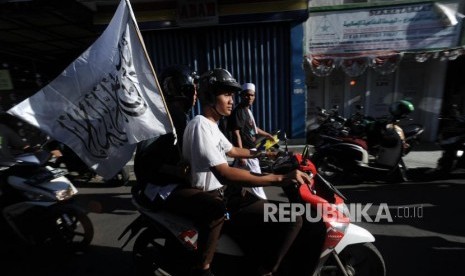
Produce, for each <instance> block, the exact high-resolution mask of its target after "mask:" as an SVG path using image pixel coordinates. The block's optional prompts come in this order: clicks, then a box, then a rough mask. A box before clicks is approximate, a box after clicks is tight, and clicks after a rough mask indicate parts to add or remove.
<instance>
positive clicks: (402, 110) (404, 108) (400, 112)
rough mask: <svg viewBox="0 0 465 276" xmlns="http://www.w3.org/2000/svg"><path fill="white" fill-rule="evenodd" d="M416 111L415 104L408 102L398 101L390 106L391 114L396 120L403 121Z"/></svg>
mask: <svg viewBox="0 0 465 276" xmlns="http://www.w3.org/2000/svg"><path fill="white" fill-rule="evenodd" d="M414 110H415V108H414V107H413V104H412V103H411V102H409V101H406V100H401V101H396V102H394V103H392V104H391V105H390V106H389V113H391V115H392V116H393V117H394V118H395V119H401V118H404V117H405V116H407V115H408V114H410V113H412V112H413V111H414Z"/></svg>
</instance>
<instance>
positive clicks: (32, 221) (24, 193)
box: [0, 150, 94, 254]
mask: <svg viewBox="0 0 465 276" xmlns="http://www.w3.org/2000/svg"><path fill="white" fill-rule="evenodd" d="M50 155H51V154H50V153H49V152H47V151H43V150H39V151H36V152H33V153H24V154H20V155H18V156H16V160H15V161H11V162H2V163H1V164H0V178H1V180H0V208H1V216H0V232H1V235H0V239H2V244H3V245H4V246H6V245H11V246H12V247H13V248H14V249H20V248H27V250H23V251H24V252H29V251H31V249H33V251H34V250H39V252H42V251H41V250H49V251H48V252H55V253H57V254H62V253H63V252H69V253H76V252H80V251H83V250H85V249H86V248H87V247H88V245H89V244H90V242H91V241H92V238H93V234H94V229H93V226H92V222H91V220H90V219H89V217H88V216H87V214H86V213H85V211H84V210H83V209H82V208H80V207H79V206H78V205H76V204H75V203H73V197H74V196H75V194H76V193H77V192H78V190H77V189H76V188H75V187H74V185H73V184H72V183H71V182H70V181H69V180H68V179H67V178H66V176H65V173H64V171H63V170H61V169H54V168H51V167H49V166H46V165H45V164H46V163H47V162H48V160H49V158H50ZM4 248H5V247H4ZM20 253H21V252H20Z"/></svg>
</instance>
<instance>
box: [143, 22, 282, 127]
mask: <svg viewBox="0 0 465 276" xmlns="http://www.w3.org/2000/svg"><path fill="white" fill-rule="evenodd" d="M144 40H145V43H146V45H147V50H148V52H149V55H150V57H151V59H152V62H153V65H154V68H155V70H156V72H159V71H160V70H162V69H163V68H164V67H165V66H167V65H170V64H176V63H177V64H186V65H189V66H191V68H193V69H195V70H197V71H198V72H199V73H203V72H205V71H207V70H209V69H213V68H217V67H221V68H225V69H227V70H228V71H230V72H231V73H232V75H233V76H234V77H235V78H236V79H237V80H238V82H240V83H244V82H253V83H255V85H256V88H257V91H256V95H257V98H256V100H255V103H254V106H253V113H254V116H255V119H256V121H257V125H258V126H259V127H260V128H262V129H264V130H266V131H269V132H273V131H276V130H278V129H281V130H285V131H286V132H287V133H288V134H290V133H291V132H290V131H291V123H290V116H289V114H290V110H289V108H290V25H289V23H283V22H280V23H264V24H254V25H237V26H236V25H233V26H221V27H218V26H217V27H208V28H197V29H173V30H159V31H150V32H145V33H144ZM236 103H237V101H236ZM198 112H199V108H197V109H196V110H195V111H194V113H198Z"/></svg>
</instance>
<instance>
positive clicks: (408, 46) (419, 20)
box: [305, 3, 463, 55]
mask: <svg viewBox="0 0 465 276" xmlns="http://www.w3.org/2000/svg"><path fill="white" fill-rule="evenodd" d="M448 16H449V17H448ZM450 16H452V17H453V18H452V21H454V23H451V20H448V19H451V18H450ZM462 18H463V17H462V16H460V14H458V13H456V12H455V11H453V14H452V15H450V14H445V13H444V12H443V11H442V10H441V9H438V7H437V5H436V4H434V3H422V4H409V5H397V6H385V7H370V8H364V9H356V10H342V11H331V12H330V11H322V12H310V16H309V19H308V20H307V22H306V23H305V41H306V54H311V55H325V54H348V53H358V54H363V53H368V52H373V51H389V50H395V51H408V50H426V49H438V48H439V49H440V48H451V47H456V46H457V45H458V44H459V38H460V30H461V28H462Z"/></svg>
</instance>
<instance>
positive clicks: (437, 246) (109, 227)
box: [0, 144, 465, 276]
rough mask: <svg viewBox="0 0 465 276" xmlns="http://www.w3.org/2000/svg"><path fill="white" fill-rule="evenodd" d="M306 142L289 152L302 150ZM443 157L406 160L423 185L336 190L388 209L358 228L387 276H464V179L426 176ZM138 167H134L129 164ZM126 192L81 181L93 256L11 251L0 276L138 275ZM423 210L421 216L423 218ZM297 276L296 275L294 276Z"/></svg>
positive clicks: (420, 150)
mask: <svg viewBox="0 0 465 276" xmlns="http://www.w3.org/2000/svg"><path fill="white" fill-rule="evenodd" d="M302 148H303V146H302V145H301V144H290V145H289V149H290V150H292V151H296V152H298V151H300V150H301V149H302ZM440 154H441V151H440V150H439V148H438V147H437V146H436V145H434V144H421V145H418V146H417V147H415V148H414V149H413V151H412V152H410V153H409V154H408V155H407V156H406V157H405V162H406V165H407V167H408V168H410V170H411V171H417V173H418V175H420V176H422V177H420V178H421V180H420V181H415V180H414V181H409V182H405V183H362V184H358V185H347V186H346V185H344V186H338V189H339V190H340V191H341V192H342V193H343V194H344V195H345V196H346V197H347V198H348V199H349V203H356V204H357V203H358V204H364V205H367V204H372V207H371V208H370V209H369V210H368V214H369V216H370V217H373V218H375V217H376V214H377V212H376V211H377V208H378V207H379V206H381V204H386V205H387V206H388V207H389V212H390V214H391V215H392V219H393V220H392V221H378V222H374V221H373V222H368V221H361V222H355V223H356V224H357V225H359V226H362V227H364V228H365V229H367V230H368V231H370V232H371V233H372V234H373V235H374V236H375V238H376V241H375V243H374V244H375V246H376V247H377V248H378V249H379V251H380V252H381V254H382V256H383V258H384V260H385V262H386V267H387V271H388V274H387V275H388V276H404V275H405V276H407V275H409V276H410V275H421V276H430V275H431V276H433V275H463V272H462V269H461V266H460V265H461V263H462V262H463V260H465V225H464V224H463V223H461V222H460V219H461V218H462V217H463V214H464V213H465V208H464V207H463V204H461V202H462V201H463V200H462V198H463V195H464V194H465V177H464V175H463V174H457V175H456V176H454V177H451V178H448V179H428V176H427V173H426V172H427V171H428V170H431V169H432V168H434V167H435V166H436V162H437V159H438V158H439V157H440ZM128 166H130V167H131V166H132V163H131V162H130V163H128ZM133 184H134V177H133V176H132V178H131V182H130V184H129V185H128V186H122V187H112V186H107V185H105V184H104V183H101V181H100V182H99V181H98V179H97V180H96V181H94V182H89V183H76V186H77V188H78V190H79V194H78V196H77V197H76V202H77V203H78V204H80V205H81V206H82V207H83V208H85V209H86V210H88V212H89V217H90V219H91V220H92V222H93V225H94V230H95V235H94V239H93V241H92V244H91V246H90V248H89V250H88V251H86V252H85V253H84V254H81V255H77V256H71V257H67V258H59V259H57V258H50V257H48V256H40V255H35V256H27V257H23V256H19V255H17V254H13V253H10V252H8V253H7V254H6V256H5V254H3V255H4V256H5V257H3V259H2V261H1V264H2V265H1V266H0V275H2V276H13V275H34V276H39V275H43V276H58V275H60V276H61V275H68V276H123V275H124V276H130V275H133V262H132V255H131V249H132V243H130V244H128V246H126V247H125V248H121V245H122V244H123V241H120V240H118V237H119V235H120V233H121V232H122V231H123V229H124V228H125V227H126V226H127V225H128V224H129V223H130V222H131V221H132V220H133V219H135V218H136V217H137V211H136V210H135V208H134V206H133V205H132V203H131V194H130V189H131V185H133ZM266 191H267V194H268V195H269V197H270V198H272V199H278V200H283V199H284V198H283V195H282V192H281V190H280V189H276V188H267V190H266ZM420 210H421V213H420ZM290 276H291V275H290Z"/></svg>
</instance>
